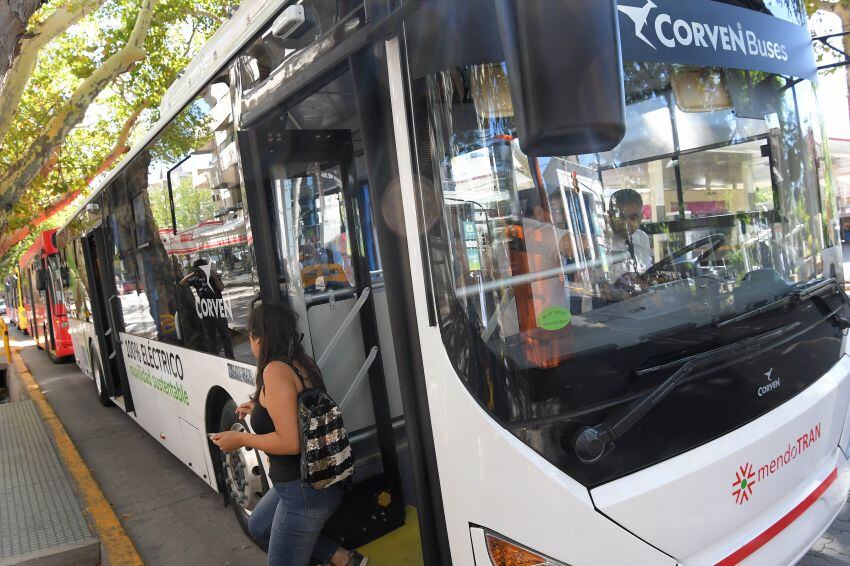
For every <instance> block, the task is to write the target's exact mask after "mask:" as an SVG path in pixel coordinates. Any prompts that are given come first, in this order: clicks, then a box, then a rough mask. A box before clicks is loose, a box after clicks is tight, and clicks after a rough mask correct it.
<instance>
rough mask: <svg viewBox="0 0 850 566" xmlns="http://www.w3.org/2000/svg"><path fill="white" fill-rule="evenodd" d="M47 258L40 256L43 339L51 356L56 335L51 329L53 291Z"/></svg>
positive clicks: (52, 320) (54, 349)
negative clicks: (43, 320) (43, 313)
mask: <svg viewBox="0 0 850 566" xmlns="http://www.w3.org/2000/svg"><path fill="white" fill-rule="evenodd" d="M48 257H49V256H47V255H42V256H41V271H42V276H41V278H42V280H43V281H44V297H45V302H44V308H45V312H46V313H47V336H45V337H44V341H45V343H46V344H47V347H45V350H46V351H47V352H48V354H49V355H51V356H52V355H53V352H55V351H56V333H55V330H54V328H53V324H54V322H56V321H55V319H54V318H53V314H54V312H53V311H54V308H53V301H54V300H55V297H54V296H53V291H54V290H55V289H54V287H53V277H52V274H53V273H52V271H51V269H50V261H49V259H48Z"/></svg>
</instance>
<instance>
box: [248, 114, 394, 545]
mask: <svg viewBox="0 0 850 566" xmlns="http://www.w3.org/2000/svg"><path fill="white" fill-rule="evenodd" d="M278 134H279V135H276V136H275V138H274V141H273V142H272V143H271V144H269V145H268V146H266V148H267V150H268V151H267V153H266V154H265V157H266V159H265V163H264V166H265V178H266V179H267V181H268V184H267V185H266V186H267V188H270V189H271V191H272V199H273V201H274V214H275V222H274V225H275V229H276V231H277V236H278V237H277V244H278V250H279V254H280V257H281V260H282V263H283V264H284V265H285V267H284V266H282V268H281V269H280V271H279V273H278V276H277V281H278V282H279V284H280V292H281V295H282V296H284V297H286V300H288V301H289V303H290V305H291V306H292V307H293V308H294V309H295V310H296V312H298V313H299V316H300V320H299V324H300V326H301V331H302V332H303V333H304V336H305V338H304V343H305V346H306V347H307V351H308V352H312V355H313V357H314V358H315V359H316V361H317V363H318V364H319V366H320V368H321V369H322V373H323V376H324V379H325V384H326V385H327V387H328V391H329V392H330V393H331V395H332V396H333V397H334V399H335V400H336V401H337V403H338V404H339V405H340V408H341V409H342V411H343V415H344V418H345V423H346V428H347V429H348V430H349V434H350V438H351V441H352V449H353V452H354V455H355V459H356V464H355V469H356V471H355V474H356V476H355V485H354V487H353V489H351V490H349V491H347V493H346V496H345V499H344V500H343V503H342V505H341V506H340V509H339V510H338V511H337V513H336V515H335V516H334V517H333V518H332V519H331V520H330V521H329V522H328V525H327V527H326V530H327V531H328V533H329V535H330V536H331V538H334V539H335V540H338V541H339V542H340V544H342V545H344V546H348V547H356V546H360V545H362V544H364V543H366V542H368V541H370V540H374V539H376V538H378V537H380V536H382V535H384V534H386V533H388V532H390V531H393V530H394V529H396V528H398V527H400V526H402V525H403V524H404V520H405V508H404V498H403V495H402V491H401V478H400V473H399V463H398V454H397V451H396V438H395V436H396V435H397V434H400V433H403V430H402V429H401V428H400V426H401V425H402V424H403V420H402V419H401V417H399V418H398V419H395V420H394V419H393V416H392V411H391V408H390V402H389V400H388V396H387V380H386V376H385V371H384V363H383V362H382V353H383V348H382V344H380V341H379V336H378V334H379V329H378V324H379V322H378V320H377V317H376V312H375V304H374V301H375V297H374V294H375V292H376V289H375V285H374V282H373V278H372V272H370V269H369V264H368V261H369V260H368V258H366V257H364V256H363V254H362V253H361V252H362V248H361V246H360V245H359V244H360V243H361V242H363V241H364V240H365V239H364V238H363V235H362V234H361V233H360V227H361V226H360V225H361V224H362V223H363V222H362V220H360V219H362V218H363V214H362V213H363V210H362V209H361V204H362V202H363V201H362V199H361V198H358V195H359V193H361V191H360V190H359V189H358V185H359V183H357V174H356V172H355V159H354V154H353V144H352V141H351V135H352V133H351V131H348V130H337V129H334V130H285V131H281V132H278ZM355 526H356V528H355Z"/></svg>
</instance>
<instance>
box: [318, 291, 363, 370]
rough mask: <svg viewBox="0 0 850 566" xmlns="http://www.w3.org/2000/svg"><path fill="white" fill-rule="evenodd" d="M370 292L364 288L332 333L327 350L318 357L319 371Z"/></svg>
mask: <svg viewBox="0 0 850 566" xmlns="http://www.w3.org/2000/svg"><path fill="white" fill-rule="evenodd" d="M370 292H372V289H371V288H369V287H364V288H363V292H362V293H361V294H360V298H358V299H357V302H356V303H354V307H353V308H352V309H351V312H349V313H348V314H347V315H345V320H343V321H342V324H340V325H339V328H337V331H336V332H335V333H334V335H333V338H331V341H330V342H328V346H327V348H325V351H324V352H322V355H321V356H319V360H318V361H317V362H316V365H317V366H319V369H322V367H323V366H324V365H325V362H326V361H327V360H328V356H330V354H331V352H332V351H333V349H334V348H335V347H336V345H337V344H338V343H339V341H340V339H341V338H342V335H343V333H344V332H345V331H346V330H348V327H349V326H351V321H352V320H354V317H355V316H357V313H359V312H360V309H362V308H363V305H364V304H365V303H366V299H367V298H369V293H370Z"/></svg>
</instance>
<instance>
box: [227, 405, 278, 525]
mask: <svg viewBox="0 0 850 566" xmlns="http://www.w3.org/2000/svg"><path fill="white" fill-rule="evenodd" d="M219 430H220V431H224V430H233V431H236V432H248V429H247V428H246V427H245V424H244V423H243V422H242V421H240V420H239V419H238V418H237V417H236V403H235V402H233V400H232V399H231V400H229V401H228V402H227V403H225V404H224V407H222V409H221V420H220V421H219ZM219 454H220V455H221V456H220V457H221V467H222V469H223V470H224V483H225V485H226V487H227V499H228V500H229V501H230V506H231V507H233V512H234V514H235V515H236V520H237V521H239V526H240V527H242V530H243V531H244V532H245V534H246V535H248V536H249V537H250V536H251V534H250V533H249V532H248V518H249V517H250V516H251V510H252V509H253V508H254V507H255V506H256V505H257V503H258V502H259V501H260V498H261V497H262V496H263V493H265V492H266V490H267V489H268V483H267V482H266V478H265V474H264V473H263V468H262V466H261V465H260V458H259V454H258V452H257V451H256V450H254V449H253V448H245V447H242V448H240V449H239V450H236V451H234V452H222V451H219Z"/></svg>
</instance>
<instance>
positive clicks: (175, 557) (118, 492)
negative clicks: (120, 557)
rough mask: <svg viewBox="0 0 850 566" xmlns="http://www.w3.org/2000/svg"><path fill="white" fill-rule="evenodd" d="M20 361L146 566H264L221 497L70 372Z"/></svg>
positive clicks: (28, 354)
mask: <svg viewBox="0 0 850 566" xmlns="http://www.w3.org/2000/svg"><path fill="white" fill-rule="evenodd" d="M11 332H12V333H13V334H14V336H13V339H16V340H22V339H24V337H23V336H22V335H21V334H19V333H18V332H17V330H16V329H12V331H11ZM21 355H22V356H23V358H24V361H25V362H26V364H27V366H28V367H29V368H30V370H31V372H32V374H33V376H34V377H35V379H36V381H37V382H38V384H39V385H40V386H41V389H42V391H43V392H44V395H45V396H46V398H47V400H48V401H49V402H50V404H51V405H52V406H53V409H54V410H55V411H56V414H57V415H58V416H59V418H60V419H61V421H62V424H63V425H64V426H65V429H66V430H67V431H68V434H69V436H70V437H71V439H72V440H73V441H74V444H75V445H76V447H77V450H78V451H79V453H80V455H81V456H82V458H83V460H84V461H85V463H86V465H88V467H89V468H90V469H91V471H92V474H93V475H94V478H95V480H97V482H98V484H100V488H101V490H102V491H103V493H104V495H105V496H106V498H107V500H108V501H109V502H110V503H111V504H112V507H113V509H114V510H115V513H116V514H117V515H118V518H119V519H120V521H121V523H122V525H123V526H124V529H125V530H126V531H127V534H129V535H130V538H131V539H132V540H133V543H135V545H136V547H137V549H138V551H139V554H141V556H142V559H143V560H144V561H145V563H146V564H150V565H168V566H172V565H174V566H183V565H185V566H198V565H239V566H242V565H246V566H247V565H252V564H256V565H259V564H265V560H266V555H265V553H263V552H262V551H260V550H259V549H258V548H257V547H255V546H254V545H253V543H251V541H249V540H248V538H247V537H245V535H244V534H243V533H242V531H241V530H240V529H239V526H238V524H237V523H236V519H235V518H234V517H233V513H232V512H231V510H230V508H225V507H224V505H223V503H222V499H221V496H220V495H218V494H216V493H215V492H214V491H212V490H211V489H210V488H209V486H207V485H206V484H205V483H203V482H202V481H201V480H200V479H199V478H198V477H196V476H195V475H194V474H193V473H192V472H191V471H190V470H189V469H188V468H187V467H186V466H184V465H183V463H182V462H181V461H180V460H178V459H177V458H175V457H174V456H172V455H171V453H169V452H168V451H167V450H165V448H163V447H162V446H161V445H160V444H159V443H158V442H157V441H156V440H155V439H154V438H153V437H151V436H150V435H148V434H147V433H146V432H145V431H144V430H142V428H141V427H139V426H138V425H137V424H136V423H134V422H133V421H132V420H131V419H130V418H129V417H128V416H127V415H126V414H124V413H123V412H122V411H121V410H120V409H118V408H117V407H111V408H106V407H102V406H101V405H100V404H99V403H98V401H97V398H96V396H95V390H94V385H93V383H92V381H91V380H90V379H89V378H87V377H86V376H85V375H83V374H82V373H81V372H80V371H79V370H78V369H77V366H76V365H74V364H73V363H68V364H61V365H54V364H52V363H51V362H50V360H49V359H48V358H47V356H46V355H45V354H44V352H42V351H40V350H36V349H35V348H34V347H29V348H25V349H23V350H22V351H21Z"/></svg>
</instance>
